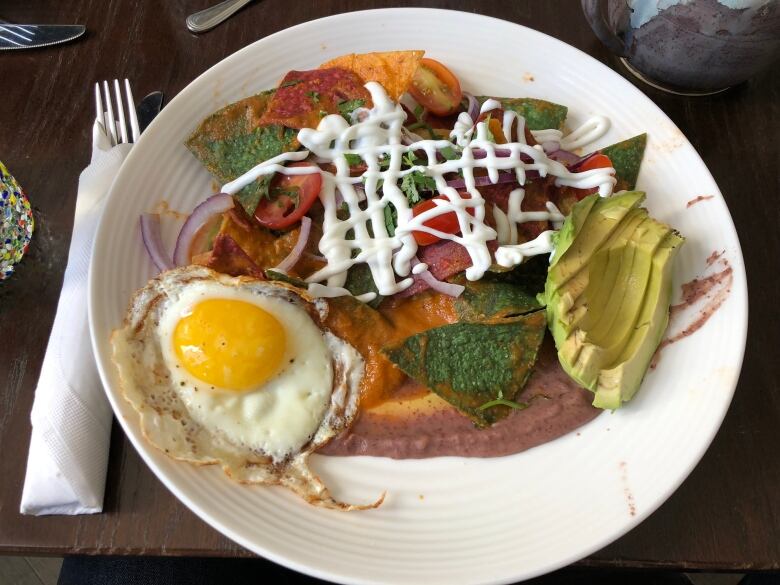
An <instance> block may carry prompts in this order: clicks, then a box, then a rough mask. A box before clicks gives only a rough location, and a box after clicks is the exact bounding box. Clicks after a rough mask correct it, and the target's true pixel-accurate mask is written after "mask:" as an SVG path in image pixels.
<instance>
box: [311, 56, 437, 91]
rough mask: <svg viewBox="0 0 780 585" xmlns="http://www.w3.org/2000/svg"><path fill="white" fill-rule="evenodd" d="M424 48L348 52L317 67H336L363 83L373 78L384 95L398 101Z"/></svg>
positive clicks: (410, 80)
mask: <svg viewBox="0 0 780 585" xmlns="http://www.w3.org/2000/svg"><path fill="white" fill-rule="evenodd" d="M424 54H425V51H388V52H384V53H361V54H355V53H351V54H349V55H343V56H341V57H337V58H335V59H333V60H331V61H328V62H327V63H323V64H322V65H320V69H324V68H327V67H338V68H340V69H346V70H348V71H352V72H353V73H355V74H356V75H357V76H358V77H360V79H362V80H363V83H368V82H369V81H376V82H377V83H379V84H380V85H381V86H382V87H384V88H385V91H386V92H387V95H389V96H390V97H391V98H392V99H394V100H398V98H400V97H401V96H402V95H403V94H404V93H405V92H406V90H407V89H408V88H409V84H411V83H412V78H413V77H414V72H415V71H417V65H418V64H419V63H420V59H422V56H423V55H424Z"/></svg>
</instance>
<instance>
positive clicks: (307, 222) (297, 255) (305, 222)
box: [274, 215, 311, 272]
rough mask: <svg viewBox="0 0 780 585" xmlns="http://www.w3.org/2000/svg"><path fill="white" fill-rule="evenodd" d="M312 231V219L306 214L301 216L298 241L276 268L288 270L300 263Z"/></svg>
mask: <svg viewBox="0 0 780 585" xmlns="http://www.w3.org/2000/svg"><path fill="white" fill-rule="evenodd" d="M310 233H311V219H309V218H308V217H307V216H305V215H304V216H303V217H302V218H301V231H300V232H299V233H298V241H297V242H295V246H293V249H292V250H290V253H289V254H287V257H286V258H285V259H284V260H282V261H281V262H279V264H278V265H277V266H276V268H274V270H276V271H278V272H288V271H289V270H291V269H292V268H293V267H295V265H296V264H298V260H300V259H301V256H302V255H303V251H304V250H305V249H306V244H307V243H308V242H309V234H310Z"/></svg>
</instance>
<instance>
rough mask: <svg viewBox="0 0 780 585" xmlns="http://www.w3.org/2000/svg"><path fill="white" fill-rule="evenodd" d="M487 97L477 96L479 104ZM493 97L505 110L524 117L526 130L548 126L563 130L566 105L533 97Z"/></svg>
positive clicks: (542, 128)
mask: <svg viewBox="0 0 780 585" xmlns="http://www.w3.org/2000/svg"><path fill="white" fill-rule="evenodd" d="M488 99H490V98H489V97H488V96H484V95H482V96H477V101H478V102H479V103H480V105H482V104H483V103H484V102H485V100H488ZM493 99H495V100H498V101H499V102H500V103H501V107H503V108H504V109H505V110H512V111H513V112H517V113H518V114H520V115H521V116H522V117H523V118H525V125H526V128H527V129H528V130H547V129H548V128H554V129H556V130H563V123H564V122H565V121H566V114H567V113H568V111H569V109H568V108H567V107H566V106H562V105H560V104H554V103H552V102H548V101H545V100H538V99H535V98H493Z"/></svg>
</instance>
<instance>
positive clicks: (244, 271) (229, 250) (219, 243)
mask: <svg viewBox="0 0 780 585" xmlns="http://www.w3.org/2000/svg"><path fill="white" fill-rule="evenodd" d="M194 260H195V263H196V264H199V263H201V262H199V260H200V259H194ZM202 260H203V261H202V264H203V265H204V266H207V267H208V268H211V269H212V270H216V271H217V272H221V273H223V274H229V275H230V276H252V277H254V278H261V279H262V278H264V276H263V271H262V270H260V267H259V266H258V265H257V264H255V263H254V262H252V259H251V258H250V257H249V256H247V254H246V252H244V250H242V249H241V246H239V245H238V244H237V243H236V241H235V240H234V239H233V238H231V237H230V236H228V235H226V234H220V235H218V236H217V237H216V239H215V240H214V248H212V250H211V253H210V254H208V255H206V257H205V258H203V259H202Z"/></svg>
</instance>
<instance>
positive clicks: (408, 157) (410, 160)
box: [402, 151, 420, 167]
mask: <svg viewBox="0 0 780 585" xmlns="http://www.w3.org/2000/svg"><path fill="white" fill-rule="evenodd" d="M418 160H420V159H419V158H417V155H416V154H414V153H413V152H411V151H410V152H407V153H406V154H405V155H404V156H403V159H402V164H403V165H406V166H407V167H413V166H415V165H416V164H417V161H418Z"/></svg>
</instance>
